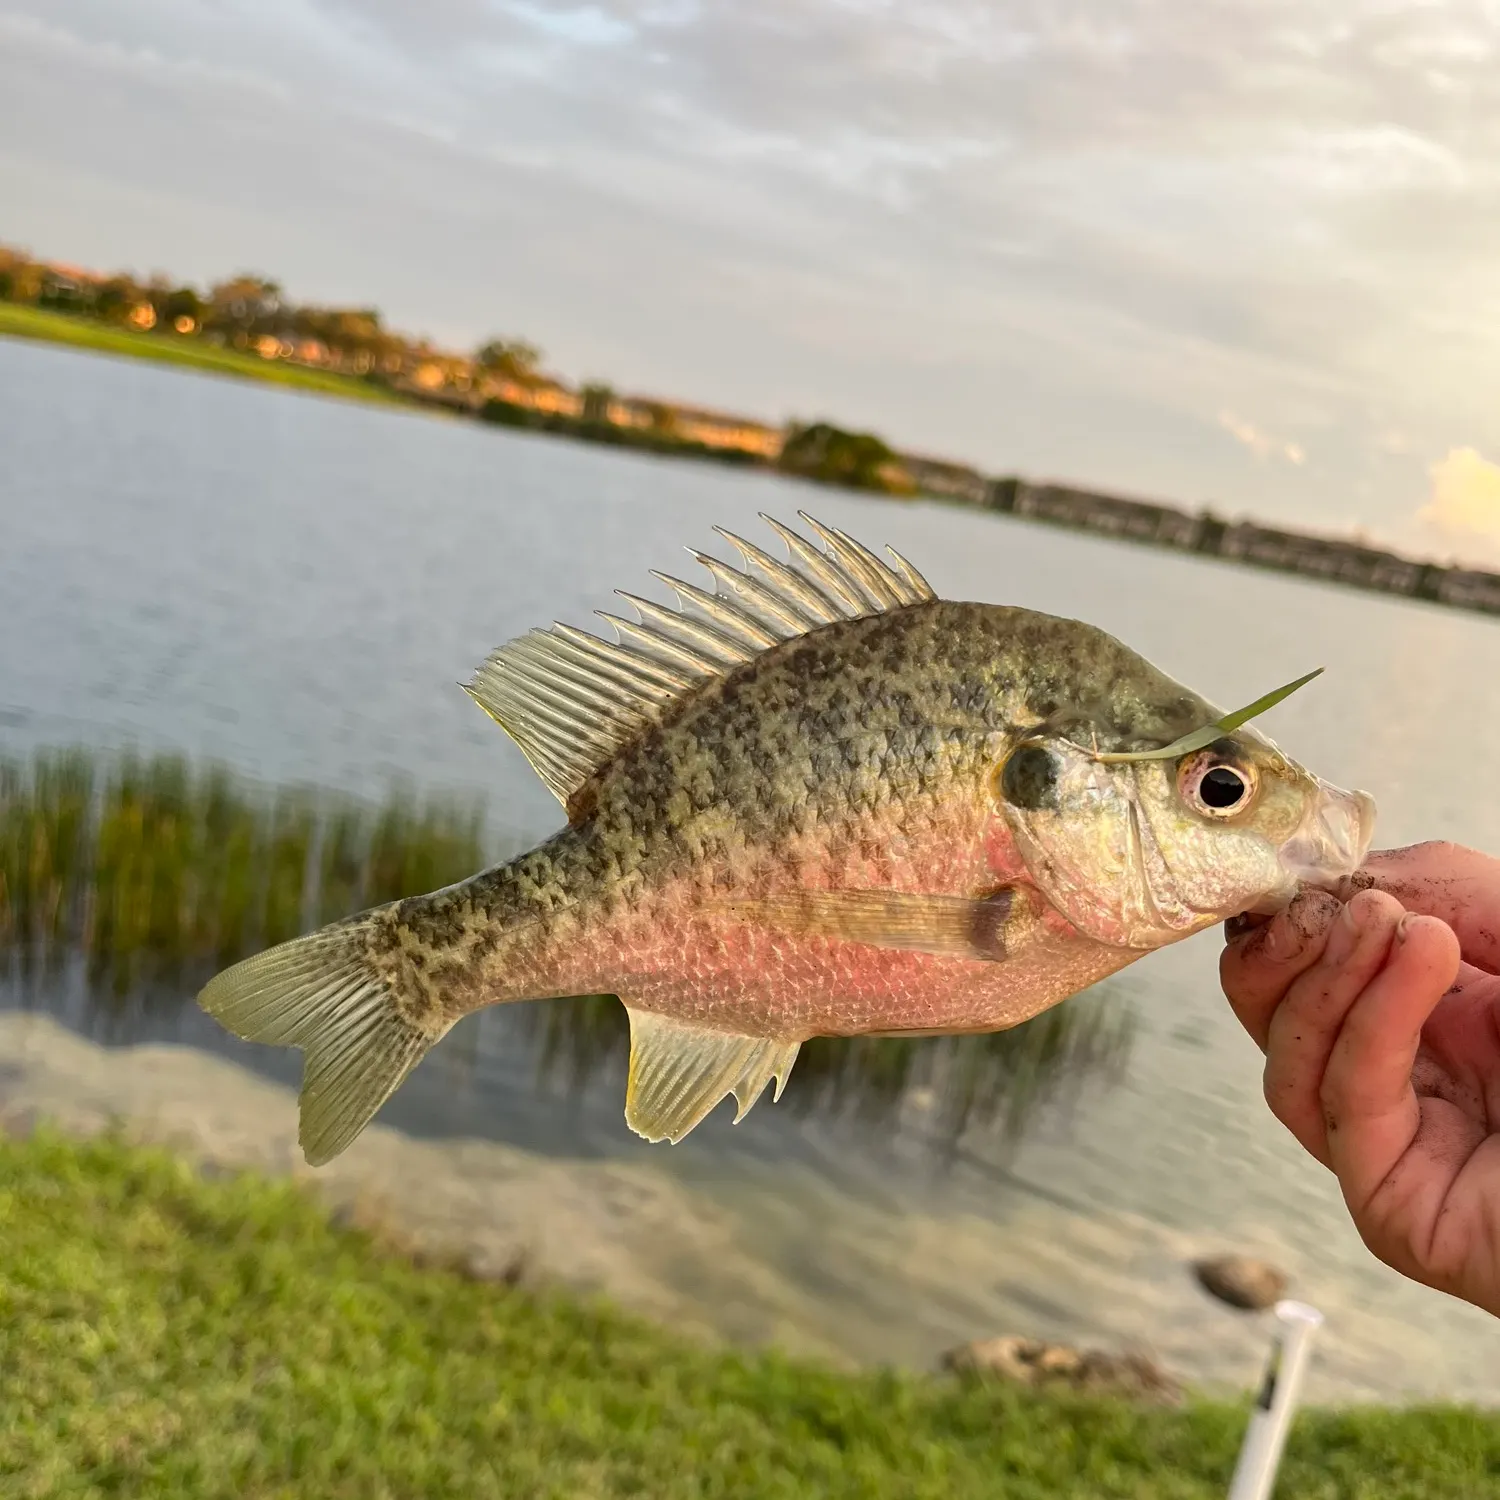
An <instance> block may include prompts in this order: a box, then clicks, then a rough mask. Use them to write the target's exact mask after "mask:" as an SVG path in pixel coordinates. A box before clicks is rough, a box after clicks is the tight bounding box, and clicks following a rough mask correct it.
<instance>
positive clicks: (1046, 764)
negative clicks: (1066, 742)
mask: <svg viewBox="0 0 1500 1500" xmlns="http://www.w3.org/2000/svg"><path fill="white" fill-rule="evenodd" d="M1000 793H1001V795H1002V796H1003V797H1004V798H1005V800H1006V801H1007V802H1009V803H1010V805H1011V806H1012V807H1024V808H1029V809H1031V810H1032V811H1035V810H1036V809H1038V808H1042V807H1056V806H1057V759H1056V757H1055V756H1053V755H1052V754H1051V752H1050V751H1047V750H1044V749H1043V748H1042V747H1041V746H1040V745H1022V746H1021V748H1020V749H1019V750H1017V751H1016V752H1015V753H1014V754H1013V755H1012V756H1011V757H1010V759H1009V760H1007V761H1006V762H1005V769H1004V770H1003V771H1001V773H1000Z"/></svg>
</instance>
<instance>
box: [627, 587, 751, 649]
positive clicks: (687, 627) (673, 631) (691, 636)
mask: <svg viewBox="0 0 1500 1500" xmlns="http://www.w3.org/2000/svg"><path fill="white" fill-rule="evenodd" d="M615 592H616V593H617V594H618V595H619V596H620V597H621V598H622V599H624V600H626V601H627V602H628V603H629V604H632V605H634V606H635V608H636V609H638V610H639V611H640V613H641V619H643V620H645V621H648V622H649V623H650V624H652V625H654V626H655V627H656V629H658V630H660V631H662V632H664V633H665V634H668V635H677V636H679V637H681V638H684V639H686V640H689V641H691V642H692V643H693V644H694V645H695V646H696V647H697V648H698V650H700V651H703V652H705V653H708V654H710V655H712V656H713V658H714V660H715V663H716V665H718V666H720V667H729V666H733V665H735V664H736V663H737V662H739V661H741V660H742V659H743V657H744V650H743V648H742V647H741V646H739V645H737V644H736V643H735V642H734V641H732V640H731V639H730V638H729V637H728V636H727V635H724V634H723V633H722V632H721V631H718V630H715V629H714V627H713V626H712V625H708V624H705V623H704V622H703V621H702V620H695V619H693V618H692V616H690V615H685V614H683V613H682V611H681V610H675V609H668V608H667V607H666V606H665V605H661V604H654V603H653V602H652V601H651V600H650V599H642V598H639V597H638V596H637V595H635V594H628V593H626V592H625V590H624V589H616V590H615Z"/></svg>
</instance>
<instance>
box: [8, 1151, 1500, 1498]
mask: <svg viewBox="0 0 1500 1500" xmlns="http://www.w3.org/2000/svg"><path fill="white" fill-rule="evenodd" d="M0 1221H3V1223H4V1225H5V1230H4V1233H3V1234H0V1410H3V1411H4V1413H5V1420H4V1421H3V1422H0V1490H3V1491H4V1493H6V1494H7V1495H16V1496H18V1497H28V1500H41V1497H42V1496H49V1497H50V1496H54V1495H67V1496H83V1495H89V1496H93V1495H105V1494H109V1495H117V1496H118V1495H141V1496H145V1495H151V1496H160V1497H166V1500H172V1497H183V1500H186V1497H188V1496H193V1497H199V1496H202V1497H213V1496H221V1495H222V1496H225V1497H228V1496H236V1497H240V1496H251V1497H259V1496H267V1497H269V1496H272V1495H276V1496H302V1495H307V1496H318V1497H320V1500H322V1497H328V1500H338V1497H343V1496H350V1497H353V1496H366V1495H386V1496H397V1495H399V1496H427V1495H431V1496H439V1495H450V1494H464V1495H466V1496H475V1497H486V1496H507V1497H519V1496H549V1497H551V1496H556V1497H559V1500H561V1497H564V1496H566V1497H606V1496H607V1497H614V1496H626V1495H640V1496H650V1497H653V1500H677V1497H683V1500H685V1497H688V1496H695V1497H696V1496H735V1497H751V1496H754V1497H760V1496H767V1497H771V1496H774V1497H782V1496H785V1497H791V1496H806V1495H818V1496H829V1497H838V1496H850V1497H852V1496H861V1497H880V1496H898V1495H899V1496H902V1497H908V1496H909V1497H924V1496H931V1497H938V1496H942V1497H944V1500H949V1497H951V1500H965V1497H974V1500H979V1497H980V1496H985V1497H993V1496H1004V1497H1010V1500H1041V1497H1044V1496H1046V1497H1051V1496H1056V1495H1067V1496H1070V1497H1073V1500H1103V1497H1111V1500H1125V1497H1131V1500H1134V1497H1140V1500H1145V1497H1147V1496H1151V1497H1160V1500H1199V1497H1203V1500H1207V1497H1218V1496H1222V1494H1223V1493H1224V1489H1225V1487H1226V1485H1227V1482H1228V1476H1229V1473H1230V1470H1231V1468H1232V1466H1233V1462H1234V1456H1235V1452H1236V1450H1237V1447H1238V1443H1239V1440H1240V1436H1241V1434H1242V1431H1243V1426H1244V1421H1245V1409H1244V1407H1243V1406H1232V1405H1225V1404H1214V1403H1207V1402H1201V1401H1194V1402H1191V1403H1189V1404H1188V1405H1187V1406H1185V1407H1183V1408H1181V1409H1178V1410H1170V1409H1149V1408H1137V1407H1131V1406H1127V1405H1124V1404H1123V1403H1120V1402H1112V1401H1104V1400H1099V1399H1092V1400H1089V1399H1083V1398H1079V1397H1064V1396H1041V1395H1038V1394H1035V1393H1030V1392H1025V1391H1016V1390H1011V1389H1007V1388H1000V1387H995V1386H984V1385H976V1384H963V1383H958V1382H956V1381H952V1380H949V1379H946V1378H944V1379H939V1378H936V1377H921V1376H906V1375H897V1374H893V1373H890V1372H870V1373H864V1374H845V1373H838V1372H834V1371H832V1370H829V1369H826V1368H822V1367H819V1366H817V1365H814V1364H810V1363H799V1362H796V1361H793V1360H790V1359H788V1358H785V1357H783V1356H780V1355H777V1354H774V1353H745V1352H735V1351H728V1350H722V1349H709V1348H704V1347H702V1346H699V1345H696V1344H694V1343H692V1342H690V1341H688V1340H687V1339H684V1338H682V1337H680V1336H677V1335H674V1334H673V1333H671V1332H669V1331H667V1330H665V1329H660V1328H656V1327H653V1326H651V1325H650V1324H647V1323H645V1322H643V1321H641V1320H639V1319H636V1318H631V1317H627V1316H625V1315H623V1314H621V1313H618V1312H616V1311H614V1310H612V1309H610V1308H609V1307H607V1306H605V1305H603V1304H601V1303H597V1302H588V1301H584V1300H581V1299H579V1298H576V1297H567V1296H562V1295H560V1294H555V1293H551V1292H537V1291H532V1290H522V1289H518V1288H511V1287H506V1286H503V1285H497V1284H488V1283H476V1282H473V1281H469V1280H465V1279H463V1278H462V1277H460V1276H458V1275H456V1274H453V1273H451V1272H448V1271H445V1270H442V1269H440V1268H422V1267H419V1266H417V1265H414V1264H413V1263H411V1261H410V1260H408V1259H405V1258H403V1257H402V1256H400V1255H399V1254H396V1253H394V1252H393V1251H392V1250H391V1249H389V1248H385V1247H382V1246H381V1245H379V1244H377V1243H376V1242H374V1241H373V1240H372V1239H370V1238H369V1237H368V1236H365V1235H363V1234H361V1233H359V1232H357V1231H355V1230H352V1229H344V1228H339V1227H337V1226H335V1225H334V1224H332V1223H331V1222H330V1221H329V1219H328V1217H327V1215H326V1213H325V1212H324V1211H323V1210H322V1209H320V1208H319V1207H318V1206H317V1205H316V1204H315V1203H314V1202H313V1201H312V1199H311V1198H310V1196H309V1195H307V1194H306V1193H305V1192H303V1191H301V1190H299V1189H298V1188H297V1187H296V1186H294V1185H293V1184H292V1183H289V1182H285V1181H273V1180H270V1179H266V1178H260V1177H255V1176H252V1175H246V1176H236V1177H211V1176H205V1175H203V1174H200V1173H198V1172H196V1171H194V1170H193V1169H192V1168H190V1167H189V1166H187V1165H186V1164H184V1163H183V1162H182V1161H180V1160H178V1159H176V1158H174V1157H172V1156H170V1155H168V1154H167V1153H165V1152H162V1151H158V1150H153V1149H146V1148H142V1147H137V1146H130V1145H126V1144H123V1143H121V1142H120V1141H115V1140H107V1139H95V1140H92V1141H87V1142H78V1141H73V1140H69V1139H67V1138H65V1137H63V1136H60V1135H57V1134H55V1133H51V1132H49V1131H45V1130H43V1131H39V1132H38V1133H36V1134H35V1135H33V1136H31V1137H30V1138H29V1139H26V1140H20V1139H4V1138H0ZM1283 1474H1284V1477H1283V1481H1282V1486H1283V1488H1282V1490H1281V1492H1282V1493H1285V1494H1288V1495H1298V1496H1301V1497H1308V1500H1373V1497H1375V1496H1377V1495H1379V1496H1394V1495H1401V1496H1405V1497H1411V1500H1450V1497H1451V1500H1459V1497H1464V1500H1470V1497H1475V1496H1478V1495H1480V1494H1486V1493H1494V1492H1495V1488H1494V1487H1495V1485H1496V1484H1497V1481H1500V1417H1497V1416H1496V1415H1494V1414H1488V1413H1478V1412H1474V1411H1470V1410H1466V1409H1463V1408H1458V1407H1451V1408H1443V1407H1429V1408H1418V1409H1411V1410H1402V1411H1384V1410H1374V1409H1366V1410H1351V1411H1348V1412H1342V1413H1337V1412H1321V1411H1308V1412H1305V1413H1304V1414H1303V1415H1302V1417H1301V1418H1300V1419H1299V1421H1298V1424H1297V1427H1296V1430H1295V1431H1294V1433H1293V1436H1292V1439H1291V1443H1290V1446H1289V1449H1288V1455H1287V1460H1286V1464H1285V1467H1284V1470H1283Z"/></svg>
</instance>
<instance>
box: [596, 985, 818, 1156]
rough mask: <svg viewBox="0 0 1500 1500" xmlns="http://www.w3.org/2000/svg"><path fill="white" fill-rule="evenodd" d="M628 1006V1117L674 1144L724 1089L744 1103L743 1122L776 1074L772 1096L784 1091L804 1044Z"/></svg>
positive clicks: (652, 1137)
mask: <svg viewBox="0 0 1500 1500" xmlns="http://www.w3.org/2000/svg"><path fill="white" fill-rule="evenodd" d="M625 1009H626V1014H627V1015H629V1017H630V1078H629V1080H628V1081H627V1083H626V1085H625V1123H626V1124H627V1125H629V1126H630V1128H631V1129H632V1130H633V1131H635V1133H636V1134H637V1135H639V1136H644V1137H645V1139H646V1140H648V1141H671V1142H672V1143H673V1144H674V1145H675V1144H676V1143H677V1142H678V1141H680V1140H681V1139H682V1138H683V1136H685V1135H686V1134H687V1133H688V1131H690V1130H691V1129H692V1128H693V1127H694V1126H695V1125H697V1124H699V1123H700V1122H701V1121H702V1120H703V1119H704V1118H705V1117H706V1116H707V1115H709V1114H710V1113H711V1112H712V1111H713V1108H714V1106H715V1105H716V1104H717V1103H718V1102H719V1100H720V1099H722V1098H723V1097H724V1096H725V1095H726V1094H733V1095H734V1098H735V1103H736V1104H737V1105H738V1106H739V1109H738V1110H737V1111H736V1113H735V1117H734V1122H735V1124H736V1125H738V1124H739V1122H740V1121H741V1120H743V1119H744V1118H745V1113H746V1111H747V1110H748V1109H749V1108H750V1106H751V1105H752V1104H754V1103H755V1101H756V1100H757V1099H759V1098H760V1096H761V1094H762V1093H763V1092H764V1091H765V1087H766V1085H767V1084H768V1083H770V1081H771V1080H772V1079H773V1078H774V1079H775V1080H776V1092H775V1093H774V1094H773V1095H772V1098H773V1099H779V1098H781V1091H782V1089H783V1088H785V1087H786V1080H787V1075H788V1074H789V1073H790V1072H791V1071H792V1064H793V1063H794V1062H795V1061H796V1060H797V1049H798V1048H799V1047H800V1046H801V1045H802V1044H801V1043H800V1042H778V1041H773V1040H772V1039H770V1038H769V1037H760V1036H741V1035H739V1034H738V1033H735V1032H730V1031H713V1030H711V1029H710V1028H709V1027H707V1026H694V1025H693V1024H692V1023H691V1022H688V1021H677V1020H673V1019H671V1018H670V1017H668V1016H658V1015H653V1014H652V1013H651V1012H650V1011H645V1010H639V1009H637V1008H636V1007H635V1006H633V1005H627V1006H626V1007H625Z"/></svg>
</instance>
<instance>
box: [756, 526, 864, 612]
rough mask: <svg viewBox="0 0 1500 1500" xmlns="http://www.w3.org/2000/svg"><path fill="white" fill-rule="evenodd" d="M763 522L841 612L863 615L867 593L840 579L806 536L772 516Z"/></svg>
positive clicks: (829, 561) (822, 554) (830, 564)
mask: <svg viewBox="0 0 1500 1500" xmlns="http://www.w3.org/2000/svg"><path fill="white" fill-rule="evenodd" d="M761 520H763V521H765V522H766V523H767V524H768V525H769V526H770V527H771V528H772V529H773V530H774V531H775V532H776V535H777V536H779V537H780V538H781V539H782V541H784V542H785V543H786V545H787V551H788V552H790V553H791V554H792V556H793V557H795V558H797V559H798V560H799V561H800V562H801V563H802V566H803V567H804V568H806V569H807V571H808V572H809V573H811V574H813V576H814V577H816V578H817V579H818V581H819V582H820V583H821V584H822V585H823V587H824V588H826V589H827V590H828V591H829V593H830V594H832V595H833V596H834V598H836V599H837V600H838V601H839V603H840V604H841V605H842V606H843V610H842V611H841V612H842V613H843V614H844V615H845V616H846V617H847V616H848V615H849V614H850V613H853V614H862V613H864V612H865V611H866V610H868V609H869V607H870V601H869V600H868V599H867V598H866V597H865V595H864V593H863V592H862V591H860V590H858V589H857V588H853V587H851V586H850V583H849V581H848V580H846V579H844V578H842V577H840V576H839V573H838V570H837V569H836V568H835V567H834V565H833V563H832V561H831V560H830V559H829V558H828V556H827V555H826V554H825V553H822V552H819V551H818V549H817V548H816V547H814V546H813V544H812V543H811V542H810V541H808V539H807V538H806V537H805V536H799V535H798V534H797V533H796V532H795V531H793V530H792V529H791V527H790V526H786V525H784V524H783V523H782V522H780V521H778V520H776V519H774V518H773V517H771V516H768V515H764V514H762V516H761Z"/></svg>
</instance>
